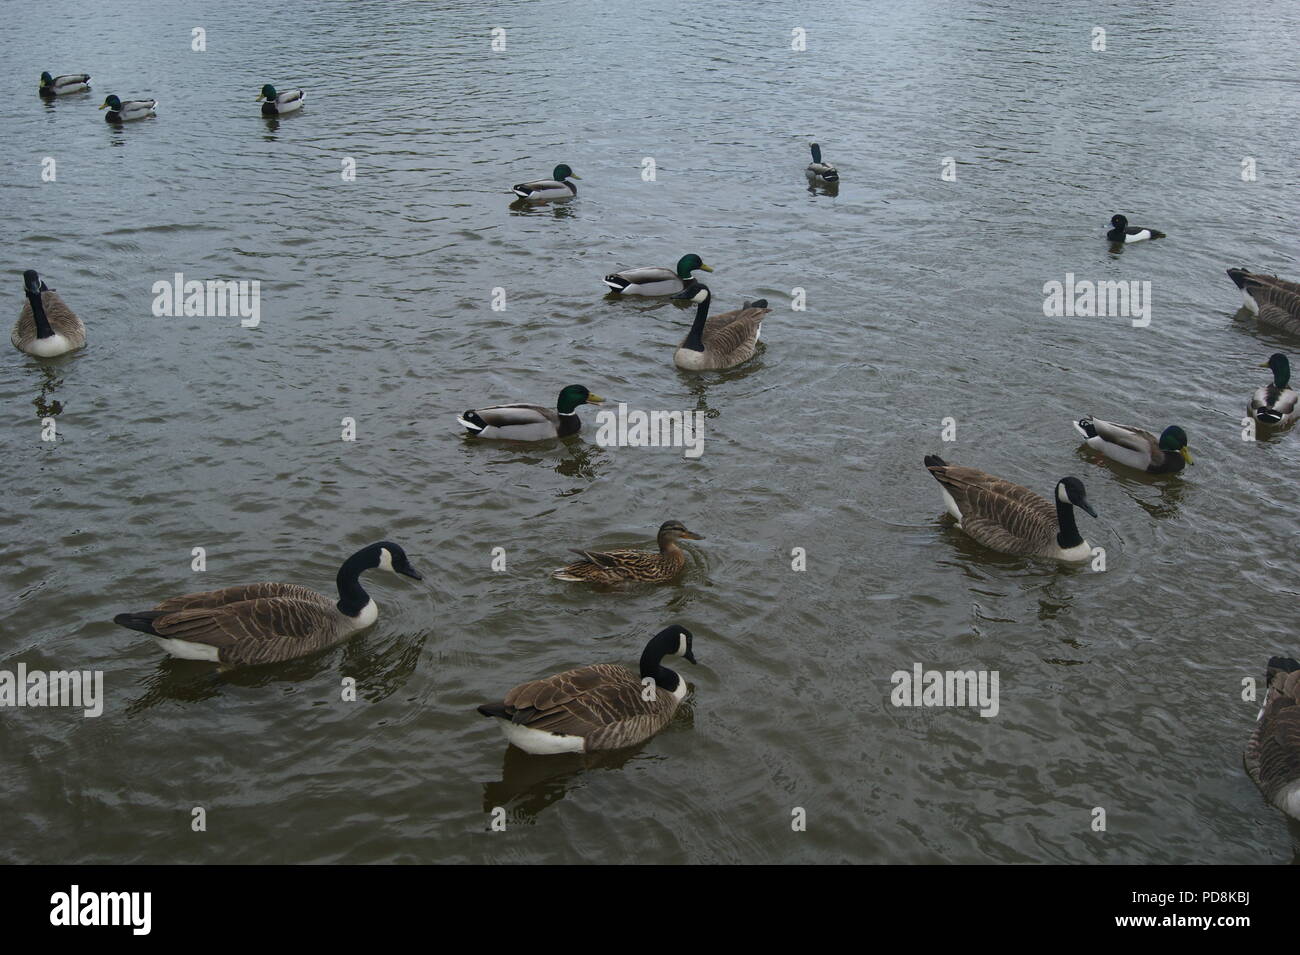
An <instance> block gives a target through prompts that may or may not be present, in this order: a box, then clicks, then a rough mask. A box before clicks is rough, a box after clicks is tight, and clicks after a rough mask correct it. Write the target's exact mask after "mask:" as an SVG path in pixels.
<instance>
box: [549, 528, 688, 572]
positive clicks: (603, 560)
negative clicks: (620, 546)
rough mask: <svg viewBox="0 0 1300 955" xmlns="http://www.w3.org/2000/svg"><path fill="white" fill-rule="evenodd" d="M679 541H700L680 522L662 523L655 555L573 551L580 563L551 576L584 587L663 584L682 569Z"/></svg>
mask: <svg viewBox="0 0 1300 955" xmlns="http://www.w3.org/2000/svg"><path fill="white" fill-rule="evenodd" d="M682 538H685V539H686V540H693V541H702V540H704V538H703V537H701V536H700V535H699V534H696V533H695V532H694V531H688V530H687V529H686V525H685V524H683V523H682V522H681V521H664V522H663V523H662V524H661V525H659V534H658V544H659V553H657V554H656V553H654V552H653V551H647V550H610V551H590V550H574V553H575V554H581V555H582V560H579V561H575V562H574V563H572V564H568V565H566V566H564V567H561V568H560V569H559V570H556V571H554V572H552V574H551V576H552V577H554V578H555V579H556V580H572V581H577V582H580V583H588V584H619V583H652V584H662V583H667V582H668V581H670V580H673V579H675V578H676V577H677V575H678V574H680V573H681V572H682V568H683V567H685V566H686V554H685V552H683V551H682V549H681V548H680V547H679V546H678V545H677V542H678V541H679V540H681V539H682Z"/></svg>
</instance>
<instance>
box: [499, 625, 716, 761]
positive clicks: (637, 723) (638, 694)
mask: <svg viewBox="0 0 1300 955" xmlns="http://www.w3.org/2000/svg"><path fill="white" fill-rule="evenodd" d="M693 640H694V637H693V636H692V635H691V632H690V631H689V630H687V629H686V628H685V627H680V626H677V625H673V626H671V627H666V628H665V629H663V630H660V631H659V632H658V633H657V634H655V635H654V636H653V637H651V638H650V642H649V643H647V644H646V646H645V651H644V652H643V653H642V654H641V666H640V672H639V673H638V672H636V671H634V670H631V669H629V668H628V667H625V666H622V665H621V664H617V663H594V664H592V665H590V666H585V667H578V668H577V669H574V670H565V671H564V672H563V673H557V674H555V675H554V676H548V677H545V678H544V679H541V680H533V681H532V682H530V683H521V684H520V685H519V686H517V687H515V688H514V689H513V690H511V691H510V692H509V693H507V694H506V697H505V700H504V701H503V702H501V703H484V704H483V705H482V706H480V707H479V708H478V711H479V712H480V713H482V714H483V715H484V716H491V717H494V718H496V719H498V720H500V721H501V722H500V724H499V725H500V727H501V732H502V733H503V734H504V735H505V738H506V739H507V740H509V741H510V742H511V743H512V744H513V745H515V746H518V747H519V748H520V749H522V750H523V751H524V752H526V753H533V754H534V755H537V756H551V755H554V754H556V753H594V752H596V751H598V750H607V749H622V748H624V747H626V746H636V745H637V744H638V743H643V742H645V741H646V740H648V739H649V738H650V737H651V736H654V735H655V733H658V732H659V731H660V730H661V729H663V728H664V727H665V726H667V725H668V721H669V720H670V719H672V715H673V713H674V712H675V711H676V709H677V706H678V704H679V703H681V701H682V699H683V698H684V697H685V696H686V681H685V680H683V679H682V678H681V677H680V676H678V675H677V673H676V672H674V671H673V670H670V669H668V667H666V666H664V665H663V659H664V657H671V656H677V657H682V658H683V659H685V660H688V661H689V662H691V663H695V662H696V661H695V654H694V653H693V652H692V648H691V644H692V642H693ZM647 696H650V697H651V698H650V699H647V698H646V697H647Z"/></svg>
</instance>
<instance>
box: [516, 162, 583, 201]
mask: <svg viewBox="0 0 1300 955" xmlns="http://www.w3.org/2000/svg"><path fill="white" fill-rule="evenodd" d="M551 176H552V178H550V179H534V180H533V181H532V182H519V183H515V185H513V186H511V187H510V191H511V192H513V193H514V194H515V195H516V196H518V197H519V198H520V199H528V200H530V201H533V200H536V201H539V202H540V201H541V200H543V199H571V198H573V197H574V196H576V195H577V194H578V187H577V186H575V185H574V184H573V183H571V182H569V180H570V179H581V178H582V177H581V176H575V175H574V174H573V170H572V169H570V168H569V167H568V166H566V165H565V164H564V163H560V164H559V165H558V166H556V167H555V170H554V171H553V172H552V173H551Z"/></svg>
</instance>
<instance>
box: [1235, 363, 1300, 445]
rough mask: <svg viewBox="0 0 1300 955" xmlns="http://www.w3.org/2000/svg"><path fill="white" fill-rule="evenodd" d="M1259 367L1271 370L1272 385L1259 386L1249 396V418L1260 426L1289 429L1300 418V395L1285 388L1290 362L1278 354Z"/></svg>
mask: <svg viewBox="0 0 1300 955" xmlns="http://www.w3.org/2000/svg"><path fill="white" fill-rule="evenodd" d="M1261 367H1263V368H1271V369H1272V371H1273V383H1272V384H1271V385H1260V386H1259V388H1257V389H1256V390H1255V393H1254V394H1253V395H1251V397H1250V405H1249V406H1248V410H1249V412H1250V416H1251V417H1252V418H1254V419H1255V420H1256V421H1258V422H1259V423H1260V424H1267V425H1275V426H1277V427H1281V428H1286V427H1290V426H1291V425H1293V424H1295V422H1296V418H1300V395H1297V394H1296V393H1295V392H1294V391H1292V390H1291V389H1290V388H1288V387H1287V386H1288V385H1289V384H1290V383H1291V362H1290V361H1288V360H1287V357H1286V355H1283V354H1282V353H1281V352H1278V353H1276V354H1274V355H1271V356H1269V359H1268V361H1267V362H1265V363H1264V364H1263V365H1262V366H1261Z"/></svg>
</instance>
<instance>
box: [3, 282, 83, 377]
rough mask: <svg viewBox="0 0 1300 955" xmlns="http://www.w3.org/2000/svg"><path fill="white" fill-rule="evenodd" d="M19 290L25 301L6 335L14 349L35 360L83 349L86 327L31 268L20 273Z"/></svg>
mask: <svg viewBox="0 0 1300 955" xmlns="http://www.w3.org/2000/svg"><path fill="white" fill-rule="evenodd" d="M23 291H24V293H25V294H26V295H27V302H26V303H25V304H24V305H23V307H22V311H20V312H19V313H18V321H17V322H15V323H14V330H13V333H12V334H11V335H10V336H9V340H10V341H11V342H13V343H14V348H17V349H18V350H19V351H21V352H26V353H27V354H29V355H34V356H35V357H37V358H53V357H55V356H56V355H63V354H66V353H67V352H70V351H76V350H77V349H78V348H82V347H84V346H85V344H86V326H84V325H82V324H81V319H79V318H77V316H76V313H75V312H73V311H72V309H70V308H68V306H67V305H65V304H64V302H63V299H61V298H59V295H58V293H57V292H52V291H50V289H49V288H48V287H47V286H46V284H45V283H44V282H42V281H41V277H40V276H39V275H37V274H36V270H35V269H28V270H27V271H26V272H24V273H23Z"/></svg>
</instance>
